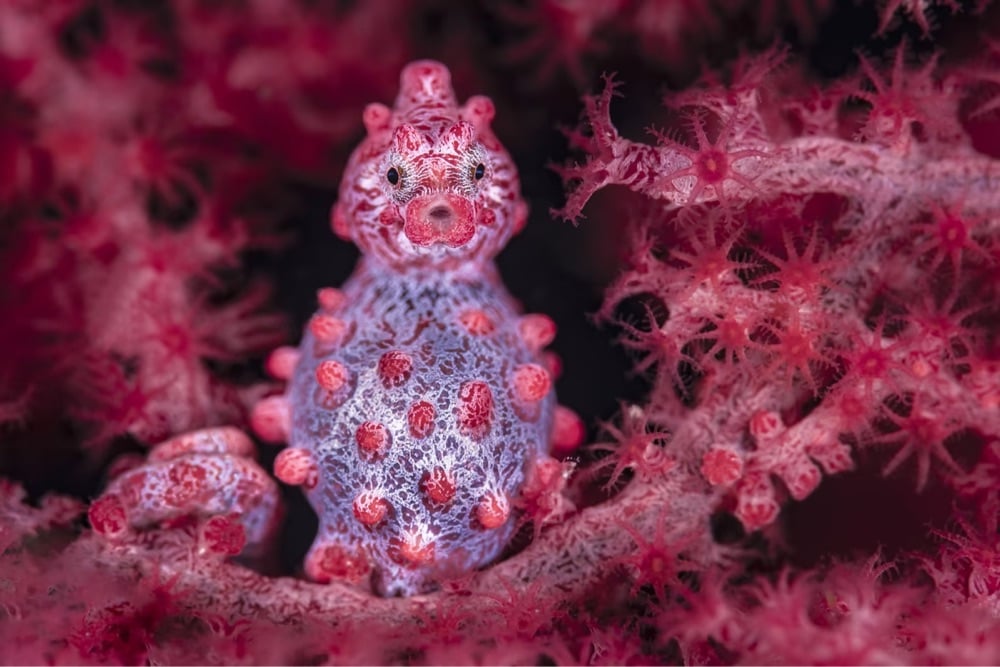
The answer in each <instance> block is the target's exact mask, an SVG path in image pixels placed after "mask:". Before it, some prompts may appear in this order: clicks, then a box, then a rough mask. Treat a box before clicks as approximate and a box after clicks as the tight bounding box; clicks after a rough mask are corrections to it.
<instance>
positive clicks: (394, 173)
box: [385, 167, 399, 185]
mask: <svg viewBox="0 0 1000 667" xmlns="http://www.w3.org/2000/svg"><path fill="white" fill-rule="evenodd" d="M385 178H386V180H387V181H389V182H390V183H392V184H393V185H396V184H397V183H399V170H398V169H396V168H395V167H389V171H387V172H385Z"/></svg>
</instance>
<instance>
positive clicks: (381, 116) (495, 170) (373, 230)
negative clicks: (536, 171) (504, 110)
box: [333, 60, 527, 267]
mask: <svg viewBox="0 0 1000 667" xmlns="http://www.w3.org/2000/svg"><path fill="white" fill-rule="evenodd" d="M493 115H494V107H493V102H492V101H490V99H489V98H488V97H484V96H481V95H477V96H474V97H471V98H469V100H468V101H467V102H466V103H465V104H464V105H462V106H459V104H458V102H457V100H456V99H455V93H454V91H453V90H452V86H451V75H450V73H449V72H448V68H447V67H445V66H444V65H442V64H441V63H438V62H434V61H430V60H420V61H416V62H413V63H410V64H409V65H407V66H406V67H405V68H404V69H403V72H402V74H401V76H400V89H399V95H398V96H397V97H396V102H395V105H394V107H393V108H392V109H389V108H388V107H387V106H385V105H383V104H378V103H374V104H370V105H368V107H367V108H366V109H365V112H364V115H363V121H364V125H365V129H366V130H367V136H366V137H365V139H364V141H362V142H361V144H360V145H359V146H358V147H357V148H356V149H355V151H354V153H353V154H352V155H351V158H350V160H349V161H348V164H347V168H346V170H345V172H344V178H343V180H342V181H341V185H340V196H339V199H338V201H337V204H336V205H335V206H334V210H333V227H334V231H336V232H337V233H338V234H339V235H340V236H342V237H344V238H347V239H350V240H353V241H354V242H355V243H357V244H358V246H359V247H360V248H361V250H362V252H363V253H365V254H366V255H368V256H373V257H377V258H378V259H380V260H382V261H384V262H386V263H388V264H389V265H391V266H397V267H404V266H412V265H431V266H442V267H443V266H450V265H455V264H461V263H466V262H470V261H472V262H477V261H478V262H481V261H485V260H489V259H491V258H492V257H493V256H495V255H496V254H497V253H498V252H499V251H500V250H501V249H502V248H503V247H504V245H506V243H507V241H508V240H509V239H510V237H511V236H512V235H513V234H514V233H516V232H517V231H520V229H521V227H523V226H524V223H525V221H526V218H527V205H526V204H525V203H524V200H522V199H521V194H520V184H519V181H518V177H517V170H516V168H515V167H514V163H513V161H512V160H511V158H510V156H509V155H508V154H507V151H506V150H504V148H503V146H502V145H501V144H500V142H499V141H498V140H497V138H496V136H495V135H494V134H493V130H492V129H491V127H490V122H491V121H492V119H493Z"/></svg>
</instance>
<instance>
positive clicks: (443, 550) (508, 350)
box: [288, 263, 554, 595]
mask: <svg viewBox="0 0 1000 667" xmlns="http://www.w3.org/2000/svg"><path fill="white" fill-rule="evenodd" d="M370 266H371V265H370V264H368V263H362V265H361V266H360V267H359V268H358V270H357V271H356V272H355V274H354V275H353V276H352V278H351V279H350V280H349V281H348V282H347V284H346V285H345V286H344V294H345V296H346V299H345V302H344V306H343V307H342V308H341V309H339V311H338V312H337V313H336V315H337V316H338V317H340V318H342V319H343V320H344V321H345V322H348V323H357V327H356V328H355V329H354V332H353V334H350V337H349V339H348V340H347V341H346V342H345V343H344V344H343V345H342V346H340V347H338V349H336V350H334V351H332V352H329V353H327V354H323V353H322V349H321V348H322V346H318V345H317V344H316V341H315V339H314V338H313V337H312V335H311V334H307V335H306V337H305V338H304V339H303V341H302V345H301V347H300V352H301V355H302V356H301V359H300V361H299V364H298V367H297V369H296V373H295V376H294V378H293V380H292V382H291V385H290V387H289V393H288V397H289V399H290V402H291V405H292V406H293V408H292V425H291V438H290V445H291V446H294V447H302V448H305V449H308V450H309V451H310V452H312V453H313V455H314V456H315V459H316V462H317V464H318V468H319V470H320V474H319V483H318V485H317V486H316V487H315V488H314V489H312V490H311V491H309V492H308V496H309V500H310V502H311V504H312V505H313V507H314V508H315V510H316V513H317V514H318V515H319V517H320V527H319V532H318V535H317V537H316V542H315V543H314V550H316V549H320V548H323V547H325V546H327V545H330V544H336V545H340V546H343V547H345V548H349V549H350V550H351V551H354V550H361V551H363V552H364V553H365V554H366V555H367V558H368V559H369V560H370V561H371V563H372V565H373V566H374V580H373V581H374V584H375V587H376V590H378V591H379V592H381V593H382V594H389V595H392V594H397V593H402V594H410V593H414V592H417V591H419V590H422V589H424V588H426V587H428V586H430V585H431V584H432V583H433V581H434V580H435V578H436V577H437V576H439V575H447V574H448V573H451V572H459V571H465V570H468V569H470V568H474V567H476V566H479V565H482V564H485V563H487V562H489V561H490V560H492V559H493V558H495V557H496V556H497V554H498V553H499V552H500V550H501V549H502V548H503V547H504V545H505V544H506V543H507V541H508V540H509V539H510V536H511V531H512V530H513V528H514V521H515V518H514V517H513V516H512V517H511V518H510V519H508V521H507V522H506V524H505V525H504V526H503V527H501V528H498V529H494V530H484V529H483V528H481V527H479V526H477V525H476V520H475V517H474V516H473V511H474V508H475V507H476V505H477V503H478V502H479V500H480V497H481V496H482V495H483V493H484V492H485V491H486V490H497V491H500V492H502V493H504V494H506V495H507V497H509V498H514V497H516V495H517V493H518V490H519V489H520V487H521V485H522V483H523V482H524V476H525V465H526V463H527V462H528V461H531V460H534V459H536V458H537V457H539V456H541V455H543V454H545V453H546V452H547V450H548V440H549V431H550V430H551V422H552V410H553V408H554V395H553V393H552V392H550V393H549V395H548V396H547V397H546V398H545V399H543V401H542V402H541V403H540V404H539V405H537V406H536V407H535V408H534V409H529V410H521V411H520V412H521V414H520V415H519V414H518V411H516V410H515V407H514V401H512V397H511V388H510V381H509V378H510V376H511V373H512V371H513V368H514V367H515V366H516V365H517V364H521V363H527V362H536V363H538V362H540V361H541V360H540V359H539V355H538V354H537V353H533V352H531V351H530V350H528V349H527V347H526V346H525V345H524V344H523V342H522V341H521V339H520V336H519V334H518V331H517V326H516V325H517V314H516V312H515V310H514V308H513V307H512V305H511V302H510V298H509V296H508V294H507V292H506V290H505V289H504V288H503V287H502V286H501V285H500V284H499V283H498V282H497V281H496V280H495V279H493V277H492V276H488V275H482V274H477V273H469V274H468V275H466V276H460V275H459V274H458V273H457V272H441V271H437V270H435V269H432V268H414V269H410V270H408V271H405V272H399V273H386V272H385V271H382V270H378V269H377V268H376V269H375V270H373V269H372V268H370ZM473 305H475V306H477V307H479V308H481V309H482V310H484V312H485V313H486V314H487V315H488V316H489V317H490V319H492V320H493V321H494V322H495V323H496V330H495V331H493V332H492V333H490V334H489V335H471V334H470V333H469V332H468V331H466V330H465V329H464V328H463V327H462V325H461V324H460V322H459V315H460V313H461V312H463V311H465V310H467V309H469V307H470V306H473ZM317 348H319V353H318V354H317ZM390 350H404V351H406V352H408V353H409V354H410V355H411V357H412V358H413V374H412V376H411V377H410V378H409V379H408V380H407V381H406V382H405V383H403V384H402V385H401V386H399V387H394V388H392V389H386V388H384V387H383V385H382V382H381V380H380V379H379V375H378V372H377V364H378V360H379V358H380V357H381V355H382V354H383V353H385V352H387V351H390ZM327 358H336V359H337V360H339V361H341V362H343V363H344V364H345V366H347V367H348V368H349V369H350V370H351V371H352V372H353V373H354V374H355V382H354V387H353V390H352V391H351V394H350V397H349V398H348V399H346V401H345V402H344V403H343V404H342V405H340V406H339V407H337V408H335V409H333V410H330V409H326V408H324V407H322V406H320V405H317V402H316V398H317V396H319V397H320V399H321V400H322V395H323V394H324V393H325V392H324V391H323V390H322V388H319V387H318V386H317V384H316V381H315V377H314V375H315V366H316V364H317V363H318V362H319V361H321V360H323V359H327ZM466 380H483V381H485V382H486V383H487V384H488V385H489V386H490V388H491V390H492V394H493V397H494V416H493V419H492V424H491V426H490V429H489V433H488V434H487V435H486V436H485V437H483V438H481V439H478V440H477V439H475V438H473V437H469V436H466V435H462V434H461V433H460V432H459V429H458V427H457V424H456V416H455V410H456V405H457V404H458V401H459V398H458V391H459V387H460V385H461V384H462V382H463V381H466ZM418 400H423V401H427V402H430V403H431V404H432V405H434V407H435V408H436V411H437V417H436V419H435V427H434V430H433V432H432V433H431V434H430V435H428V436H427V437H425V438H423V439H417V438H414V437H412V435H411V434H410V432H409V427H408V424H407V409H408V407H409V406H410V405H412V404H413V403H414V402H415V401H418ZM372 419H377V420H378V421H380V422H381V423H383V424H384V425H385V426H386V427H387V428H388V430H389V432H390V433H391V437H392V441H391V445H390V447H389V451H388V454H387V456H386V457H385V458H384V459H383V460H381V461H379V462H374V463H369V462H367V461H365V460H363V459H362V457H361V456H359V453H358V448H357V445H356V442H355V431H356V429H357V427H358V425H359V424H360V423H361V422H363V421H366V420H372ZM436 466H440V467H442V468H443V469H445V470H450V471H453V473H454V476H455V486H456V493H455V497H454V499H453V500H452V501H451V502H450V503H448V504H447V505H445V506H444V507H435V506H432V505H431V504H430V503H427V502H426V500H425V498H424V496H423V494H422V493H421V490H420V488H419V480H420V478H421V475H422V474H423V473H424V472H425V471H430V470H432V469H433V468H434V467H436ZM361 490H372V491H375V492H377V493H378V494H379V495H381V496H382V497H384V498H385V499H386V500H387V501H388V503H389V506H390V507H391V508H392V509H391V510H390V511H389V514H388V516H387V519H386V520H385V521H384V522H382V523H381V524H380V525H379V526H377V527H375V528H374V529H371V528H367V527H365V526H363V525H362V524H360V523H359V522H358V521H357V519H356V518H355V516H354V514H353V512H352V500H353V498H354V497H355V496H356V495H357V494H358V493H359V492H360V491H361ZM407 533H415V534H419V535H424V536H425V537H426V538H428V539H429V540H432V541H433V542H434V544H435V559H434V561H433V562H432V563H429V564H427V565H421V566H419V567H412V566H408V565H407V564H405V563H404V564H400V563H399V562H396V561H395V560H394V559H393V558H392V557H391V555H390V553H391V544H390V540H392V539H393V538H394V537H397V536H399V535H403V534H407Z"/></svg>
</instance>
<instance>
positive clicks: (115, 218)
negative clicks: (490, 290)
mask: <svg viewBox="0 0 1000 667" xmlns="http://www.w3.org/2000/svg"><path fill="white" fill-rule="evenodd" d="M416 58H435V59H438V60H440V61H442V62H444V63H445V64H447V65H448V66H449V68H450V69H451V71H452V74H453V77H454V83H455V87H456V90H457V92H458V95H459V97H460V98H462V99H465V98H466V97H468V96H469V95H472V94H476V93H483V94H487V95H489V96H491V97H492V98H493V100H494V102H495V104H496V107H497V114H496V122H495V125H494V128H495V130H496V133H497V135H498V136H499V137H500V138H501V139H502V141H503V142H504V143H505V144H506V146H507V147H508V149H509V150H510V152H511V153H512V155H513V157H514V160H515V162H516V163H517V165H518V167H519V169H520V172H521V179H522V182H523V188H524V194H525V198H526V199H527V200H528V202H529V203H530V204H531V207H532V216H531V221H530V222H529V224H528V227H527V229H526V230H525V233H524V234H522V235H521V236H520V237H518V238H517V239H516V240H515V241H514V242H512V243H511V245H510V247H509V248H508V250H507V251H505V254H504V255H503V256H502V257H501V258H500V267H501V271H502V272H503V274H504V279H505V282H506V283H507V285H509V286H510V288H511V290H512V292H513V293H514V294H515V296H516V297H517V298H518V299H520V300H521V301H522V303H523V304H524V306H525V308H526V310H529V311H539V312H545V313H547V314H550V315H551V316H552V317H553V318H554V319H555V320H556V322H557V324H558V325H559V331H560V333H559V338H558V339H557V341H556V343H555V345H554V348H555V349H556V351H557V352H558V353H559V355H560V357H561V358H562V362H563V373H562V376H561V377H560V379H559V382H558V384H557V390H558V392H559V396H560V400H561V401H562V402H564V403H566V404H568V405H569V406H571V407H572V408H574V409H575V410H576V411H577V412H579V413H580V414H581V416H583V417H584V419H585V422H586V423H587V426H588V429H589V431H588V438H587V441H588V443H589V444H588V445H585V446H584V447H583V448H582V449H580V450H579V451H577V452H576V453H574V454H572V455H569V456H567V457H566V458H565V459H564V460H563V461H562V462H561V467H558V468H557V469H552V470H549V471H547V474H548V476H547V477H546V478H545V479H544V480H542V481H540V482H539V484H541V485H542V486H541V488H534V489H529V490H527V491H526V493H525V497H524V498H521V499H519V500H518V503H519V507H520V508H521V509H522V510H523V511H524V512H525V516H527V517H531V518H532V519H533V520H534V524H533V525H530V522H528V523H529V525H525V526H524V530H523V531H522V534H521V535H520V537H519V538H518V539H517V540H516V542H515V544H514V545H512V547H511V548H510V549H509V553H507V554H505V556H504V557H503V558H502V559H501V560H500V561H499V562H497V563H496V564H494V565H491V566H490V567H487V568H485V569H484V570H482V571H481V572H477V573H474V574H472V575H467V576H464V577H462V578H459V579H457V580H455V581H449V582H443V585H442V589H441V590H440V591H438V592H436V593H431V594H427V595H420V596H415V597H412V598H406V599H403V598H392V599H381V598H375V597H373V596H372V595H371V594H370V593H369V592H367V591H365V590H360V589H354V588H350V587H347V586H342V585H339V584H330V585H319V584H313V583H309V582H307V581H305V580H304V579H303V577H302V576H301V562H302V558H303V555H304V554H305V552H306V549H307V548H308V545H309V543H310V541H311V540H312V537H313V532H314V531H315V525H316V520H315V517H314V516H312V514H311V511H310V509H309V508H308V506H307V505H306V504H305V503H304V502H303V501H302V499H301V496H300V494H299V492H298V491H297V490H295V489H285V490H284V491H285V500H286V505H287V507H286V520H285V524H286V526H285V532H284V533H283V535H282V539H281V548H280V549H278V550H277V551H276V552H275V553H270V554H254V555H253V558H252V559H251V558H250V555H248V554H244V555H243V556H240V557H237V558H227V557H226V554H225V553H220V552H219V550H217V549H213V548H210V547H209V546H207V544H206V542H207V540H208V538H207V537H206V532H205V530H204V529H203V528H204V527H203V526H200V525H199V524H198V522H197V521H195V520H193V519H192V520H190V521H185V520H180V521H178V522H177V523H176V524H175V525H171V526H169V527H162V528H157V529H151V530H148V531H145V532H143V534H142V535H139V536H137V537H136V539H134V540H132V541H129V542H128V543H127V544H125V545H123V544H115V543H112V542H109V541H107V540H105V539H103V538H101V537H98V536H96V535H95V534H94V532H93V531H92V530H91V527H90V525H89V522H88V521H89V520H88V517H87V508H88V505H89V504H90V502H91V501H92V500H93V499H94V498H95V497H96V496H97V495H98V494H99V492H100V490H101V489H102V488H103V486H104V485H105V484H106V483H107V480H108V479H109V477H112V476H114V474H116V472H120V471H121V470H123V469H125V468H127V467H129V466H131V465H134V464H135V462H136V461H140V460H142V457H143V456H144V453H145V452H146V451H147V450H148V449H149V448H150V447H152V446H153V445H155V444H156V443H157V442H160V441H162V440H164V439H165V438H168V437H170V436H173V435H177V434H180V433H183V432H185V431H189V430H192V429H200V428H204V427H209V426H217V425H227V424H231V425H234V426H237V427H240V428H246V427H247V420H248V408H249V406H251V405H252V404H253V403H254V402H255V401H256V400H258V399H259V398H261V397H263V396H266V395H269V394H271V393H274V392H275V391H276V390H277V387H276V386H275V385H274V384H273V382H272V381H271V380H268V379H267V376H266V375H265V374H264V372H263V367H264V357H265V355H266V353H267V352H268V351H269V350H271V349H272V348H273V347H275V346H276V345H280V344H282V343H291V344H294V343H295V342H296V341H297V340H298V338H299V334H300V333H301V330H302V326H303V324H304V323H305V321H306V319H307V317H308V316H309V314H310V313H311V311H312V309H313V307H314V301H315V295H316V290H317V289H318V288H320V287H323V286H325V285H336V284H339V282H340V281H342V280H343V279H344V278H345V277H346V276H347V274H348V273H349V271H350V270H351V268H352V266H353V263H354V260H355V258H356V251H355V250H354V249H353V248H351V247H349V246H348V245H347V244H345V243H343V242H342V241H338V240H337V239H336V238H335V236H334V235H333V234H332V232H331V230H330V227H329V210H330V206H331V205H332V204H333V202H334V199H335V196H336V188H337V183H338V180H339V178H340V173H341V170H342V169H343V165H344V163H345V161H346V158H347V155H348V154H349V152H350V151H351V150H352V149H353V147H354V146H355V145H356V143H357V142H358V140H359V139H360V138H361V136H362V135H363V126H362V123H361V113H362V110H363V108H364V106H365V105H366V104H367V103H369V102H373V101H378V102H383V103H387V102H390V101H391V100H392V98H393V96H394V95H395V93H396V87H397V83H398V77H399V71H400V69H401V68H402V67H403V66H404V65H405V64H406V63H407V62H409V61H411V60H413V59H416ZM998 72H1000V6H997V5H996V4H995V3H990V2H987V1H985V0H978V1H966V2H960V1H959V0H886V1H882V2H877V3H869V2H861V1H860V0H858V1H857V2H854V1H851V0H847V1H844V2H835V1H834V0H787V1H784V2H782V1H779V0H760V1H759V2H747V1H743V0H595V1H594V2H590V1H585V0H575V1H574V0H535V1H531V0H524V1H520V2H515V1H513V0H508V1H503V2H489V1H487V0H482V1H480V2H466V3H453V2H447V1H445V0H402V1H393V0H374V1H371V2H334V1H333V0H330V1H323V0H312V1H311V0H297V1H296V0H288V1H279V0H274V1H271V0H242V1H241V0H223V1H220V2H215V1H208V0H203V1H198V0H175V1H172V2H170V1H167V0H163V1H153V2H136V1H131V0H108V1H106V2H94V1H88V0H58V1H55V2H47V1H44V0H5V1H4V2H2V3H0V93H2V94H0V119H2V122H0V316H2V319H3V326H2V327H0V345H2V348H0V349H2V350H3V355H2V358H0V516H2V520H0V640H2V645H3V646H4V649H3V651H0V661H2V662H4V663H24V664H40V663H45V664H64V663H69V664H108V663H112V664H117V663H122V664H135V663H139V664H146V663H149V664H169V663H186V664H190V663H209V664H215V663H225V664H230V663H232V664H242V663H246V664H267V663H276V664H281V663H295V664H299V663H310V664H328V663H329V664H339V663H351V664H365V663H368V664H378V663H415V664H444V663H449V664H451V663H458V664H492V663H516V664H664V663H667V664H726V663H752V664H770V663H795V664H809V663H837V664H873V663H877V664H903V663H913V664H942V663H947V664H956V663H973V664H995V663H997V662H1000V619H998V614H1000V556H998V554H1000V535H998V518H1000V75H998ZM564 220H571V221H573V222H575V223H576V224H575V225H571V224H567V223H566V222H565V221H564ZM259 455H260V458H261V460H262V463H263V464H265V467H269V464H270V462H271V460H273V458H274V455H275V452H274V451H273V450H271V449H269V448H267V447H266V446H262V447H260V448H259ZM93 517H94V513H93V512H91V515H90V518H91V519H93Z"/></svg>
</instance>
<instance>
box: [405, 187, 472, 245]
mask: <svg viewBox="0 0 1000 667" xmlns="http://www.w3.org/2000/svg"><path fill="white" fill-rule="evenodd" d="M474 213H475V207H474V205H473V204H472V202H470V201H469V200H468V199H466V198H465V197H462V196H461V195H454V194H434V195H428V196H426V197H418V198H416V199H414V200H413V201H411V202H410V203H409V204H407V206H406V212H405V216H404V217H405V222H404V225H403V233H404V234H406V237H407V238H408V239H410V242H411V243H413V244H414V245H417V246H431V245H433V244H435V243H443V244H444V245H446V246H448V247H450V248H458V247H460V246H463V245H465V244H466V243H468V242H469V241H471V240H472V237H473V236H474V235H475V233H476V227H475V222H474V220H475V218H474Z"/></svg>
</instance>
